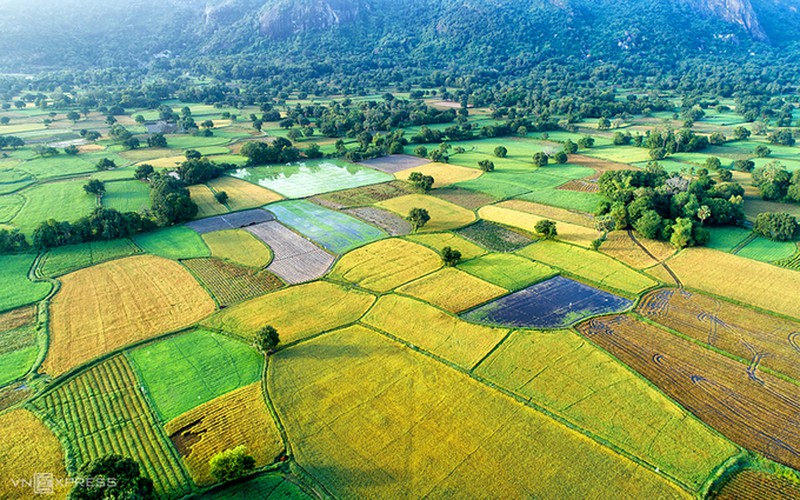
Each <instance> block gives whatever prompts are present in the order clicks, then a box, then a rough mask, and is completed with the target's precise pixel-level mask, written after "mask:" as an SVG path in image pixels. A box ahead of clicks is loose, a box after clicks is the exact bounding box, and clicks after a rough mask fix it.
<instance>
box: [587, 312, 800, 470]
mask: <svg viewBox="0 0 800 500" xmlns="http://www.w3.org/2000/svg"><path fill="white" fill-rule="evenodd" d="M579 330H580V331H581V333H583V334H584V335H585V336H586V337H587V338H588V339H589V340H591V341H592V342H594V343H595V344H597V345H598V346H600V347H602V348H603V349H605V350H606V351H608V352H609V353H610V354H611V355H613V356H614V357H615V358H617V359H619V360H620V361H622V362H623V363H625V364H627V365H628V366H630V367H631V368H633V369H634V370H636V371H637V372H639V373H640V374H642V376H644V377H645V378H647V379H648V380H650V382H652V383H653V384H654V385H656V386H657V387H658V388H659V389H661V390H662V391H664V392H665V393H666V394H667V395H668V396H670V397H672V398H674V399H675V400H676V401H677V402H678V403H680V404H681V405H682V406H683V407H684V408H686V409H688V410H689V411H691V412H692V413H694V414H695V415H696V416H697V417H698V418H700V419H701V420H703V421H704V422H706V423H707V424H708V425H710V426H711V427H713V428H714V429H716V430H717V431H719V432H720V433H722V434H723V435H724V436H725V437H727V438H728V439H730V440H731V441H733V442H735V443H737V444H739V445H741V446H744V447H745V448H748V449H751V450H754V451H757V452H759V453H762V454H763V455H765V456H766V457H768V458H770V459H772V460H776V461H778V462H781V463H784V464H786V465H788V466H790V467H794V468H797V467H798V466H799V465H800V417H798V412H799V411H800V388H799V387H797V386H796V385H794V384H792V383H790V382H786V381H785V380H782V379H779V378H778V377H775V376H773V375H770V374H768V373H762V374H760V375H759V377H758V378H759V380H754V379H753V378H752V377H750V376H749V374H748V370H747V365H745V364H744V363H739V362H738V361H734V360H732V359H730V358H728V357H726V356H723V355H722V354H718V353H716V352H713V351H711V350H710V349H706V348H704V347H701V346H699V345H697V344H695V343H693V342H690V341H688V340H684V339H682V338H680V337H678V336H676V335H672V334H670V333H667V332H666V331H663V330H661V329H660V328H658V327H655V326H651V325H649V324H647V323H644V322H642V321H636V320H634V319H632V318H629V317H627V316H616V317H606V318H601V319H593V320H590V321H587V322H586V323H584V324H582V325H580V327H579Z"/></svg>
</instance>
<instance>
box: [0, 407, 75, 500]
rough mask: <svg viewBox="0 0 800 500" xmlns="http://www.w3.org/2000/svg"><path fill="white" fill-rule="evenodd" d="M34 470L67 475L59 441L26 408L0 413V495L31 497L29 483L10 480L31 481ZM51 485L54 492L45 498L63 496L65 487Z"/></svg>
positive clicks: (56, 475)
mask: <svg viewBox="0 0 800 500" xmlns="http://www.w3.org/2000/svg"><path fill="white" fill-rule="evenodd" d="M36 473H51V474H53V477H54V478H58V479H66V478H67V470H66V468H65V467H64V451H63V450H62V449H61V443H60V442H59V441H58V439H57V438H56V436H55V435H54V434H53V433H52V431H50V429H48V428H47V426H46V425H44V423H42V421H41V420H39V419H38V418H36V416H34V415H33V414H32V413H31V412H29V411H28V410H12V411H10V412H7V413H4V414H2V415H0V498H4V499H17V498H19V499H29V498H34V497H35V495H34V492H33V489H32V487H31V486H26V485H19V486H15V485H14V483H13V482H12V481H13V480H18V479H24V480H26V481H31V480H32V479H33V475H34V474H36ZM54 486H55V487H54V493H55V494H54V495H53V496H47V498H66V497H67V494H68V493H69V490H70V487H69V486H61V487H59V486H58V485H54Z"/></svg>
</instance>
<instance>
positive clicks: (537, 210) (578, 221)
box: [495, 200, 594, 229]
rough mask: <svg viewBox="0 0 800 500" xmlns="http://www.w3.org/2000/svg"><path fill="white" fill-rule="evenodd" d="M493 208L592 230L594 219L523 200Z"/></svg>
mask: <svg viewBox="0 0 800 500" xmlns="http://www.w3.org/2000/svg"><path fill="white" fill-rule="evenodd" d="M495 206H497V207H502V208H508V209H511V210H516V211H518V212H525V213H526V214H532V215H538V216H539V217H543V218H545V219H552V220H554V221H556V222H566V223H569V224H574V225H576V226H583V227H588V228H590V229H591V228H594V217H593V216H591V215H589V214H585V213H583V212H573V211H572V210H566V209H564V208H558V207H551V206H550V205H543V204H541V203H534V202H532V201H525V200H506V201H501V202H500V203H497V204H496V205H495Z"/></svg>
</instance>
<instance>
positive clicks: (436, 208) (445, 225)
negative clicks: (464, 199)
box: [376, 194, 475, 233]
mask: <svg viewBox="0 0 800 500" xmlns="http://www.w3.org/2000/svg"><path fill="white" fill-rule="evenodd" d="M376 206H378V207H382V208H385V209H387V210H391V211H392V212H394V213H396V214H398V215H400V216H401V217H406V216H407V215H408V213H409V212H410V211H411V209H412V208H424V209H425V210H427V211H428V214H430V216H431V220H430V221H428V223H427V224H425V227H423V228H422V229H420V230H419V231H420V232H425V233H435V232H437V231H447V230H448V229H455V228H457V227H461V226H466V225H467V224H469V223H471V222H473V221H474V220H475V214H474V213H472V212H470V211H469V210H467V209H466V208H462V207H459V206H458V205H454V204H453V203H450V202H448V201H444V200H441V199H439V198H434V197H433V196H428V195H424V194H407V195H405V196H400V197H397V198H392V199H391V200H386V201H382V202H380V203H378V204H377V205H376Z"/></svg>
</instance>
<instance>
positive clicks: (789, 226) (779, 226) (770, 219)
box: [753, 212, 798, 241]
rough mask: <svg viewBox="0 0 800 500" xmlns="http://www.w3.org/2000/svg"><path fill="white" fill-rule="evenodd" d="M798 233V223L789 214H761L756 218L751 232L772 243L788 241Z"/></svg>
mask: <svg viewBox="0 0 800 500" xmlns="http://www.w3.org/2000/svg"><path fill="white" fill-rule="evenodd" d="M797 231H798V222H797V219H796V218H795V217H793V216H792V215H790V214H785V213H776V212H762V213H760V214H758V216H757V217H756V222H755V224H754V225H753V232H754V233H756V234H758V235H760V236H763V237H765V238H768V239H770V240H773V241H789V240H791V239H793V238H794V237H795V235H796V234H797Z"/></svg>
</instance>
